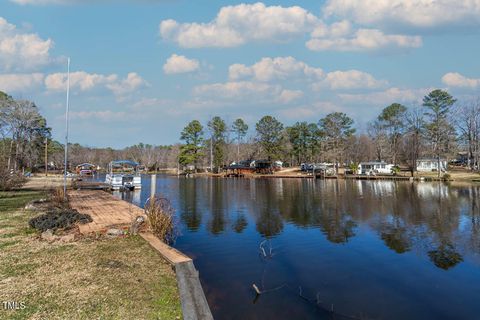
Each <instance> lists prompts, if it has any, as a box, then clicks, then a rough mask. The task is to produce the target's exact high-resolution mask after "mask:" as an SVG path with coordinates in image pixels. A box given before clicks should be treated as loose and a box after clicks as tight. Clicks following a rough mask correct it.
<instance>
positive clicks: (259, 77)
mask: <svg viewBox="0 0 480 320" xmlns="http://www.w3.org/2000/svg"><path fill="white" fill-rule="evenodd" d="M228 78H229V80H230V81H239V80H249V81H258V82H276V81H288V82H292V81H296V80H303V81H306V82H307V83H311V86H312V88H313V89H314V90H315V91H319V90H321V89H323V88H329V89H332V90H337V89H362V88H363V89H365V88H366V89H374V88H380V87H384V86H385V85H387V81H385V80H377V79H375V78H374V77H373V76H372V75H371V74H369V73H366V72H362V71H358V70H347V71H333V72H329V73H325V72H324V71H323V70H322V69H321V68H315V67H311V66H309V65H308V64H306V63H305V62H302V61H299V60H296V59H295V58H293V57H276V58H269V57H265V58H262V59H261V60H260V61H258V62H257V63H254V64H253V65H251V66H246V65H244V64H232V65H231V66H230V67H229V70H228Z"/></svg>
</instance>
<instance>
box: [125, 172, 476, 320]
mask: <svg viewBox="0 0 480 320" xmlns="http://www.w3.org/2000/svg"><path fill="white" fill-rule="evenodd" d="M143 181H145V183H146V185H145V186H144V187H143V189H142V191H141V195H140V197H141V198H140V200H139V199H138V196H137V195H135V194H134V195H133V198H132V199H131V200H132V201H133V202H135V203H137V204H139V205H142V204H143V203H145V200H146V199H147V197H148V196H149V190H150V186H149V185H148V183H149V179H148V178H145V179H143ZM157 191H158V192H159V193H161V194H162V196H164V197H167V198H169V199H170V200H171V201H172V203H173V205H174V206H175V209H176V212H177V215H178V217H179V220H180V221H181V227H182V235H181V236H180V237H179V238H178V239H177V242H176V243H175V246H176V247H177V248H178V249H180V250H182V251H184V252H185V253H187V254H189V255H190V256H192V257H193V258H194V260H195V266H196V267H197V268H198V269H199V272H200V280H201V281H202V285H203V287H204V290H205V293H206V296H207V299H208V302H209V305H210V307H211V309H212V312H213V314H214V317H215V318H216V319H317V318H320V319H331V318H332V316H333V313H332V314H329V313H328V312H325V310H323V309H322V308H318V306H315V305H316V304H317V305H318V303H313V304H312V303H306V300H305V299H304V298H302V297H301V296H300V295H299V288H300V287H301V290H302V295H303V297H308V299H309V300H310V301H321V302H322V304H321V305H323V306H326V307H328V308H327V309H328V310H330V308H331V307H332V306H333V307H334V310H335V317H334V318H335V319H338V318H339V316H337V315H338V314H347V315H355V316H358V317H359V318H361V319H440V318H449V319H475V318H476V317H478V314H480V305H479V304H478V299H479V297H480V287H479V286H478V280H479V279H480V268H479V266H480V259H479V258H480V212H479V210H480V208H479V201H480V200H479V196H480V187H479V186H476V185H448V184H443V183H427V182H425V183H411V182H395V181H365V180H363V181H345V180H338V181H337V180H316V181H315V180H312V179H212V178H196V179H186V178H177V177H159V178H158V179H157ZM130 196H132V195H130ZM125 197H126V195H125ZM265 239H268V240H269V241H268V243H271V244H272V247H273V248H274V251H273V252H274V253H275V257H274V258H273V259H271V260H269V262H268V266H266V265H265V263H262V261H261V259H259V255H258V254H259V244H260V243H262V242H263V241H264V240H265ZM253 283H257V284H258V285H261V288H264V289H269V288H276V287H279V286H280V287H281V289H279V290H276V291H274V292H271V293H270V294H267V295H262V297H261V299H258V300H257V301H256V303H255V304H253V303H252V301H253V299H254V298H255V292H254V291H253V289H252V284H253ZM284 284H285V286H283V285H284ZM372 301H373V302H372Z"/></svg>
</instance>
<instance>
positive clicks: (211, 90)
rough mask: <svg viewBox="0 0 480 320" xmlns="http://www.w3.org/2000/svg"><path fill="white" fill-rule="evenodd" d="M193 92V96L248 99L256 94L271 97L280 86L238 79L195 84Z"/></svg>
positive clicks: (278, 91)
mask: <svg viewBox="0 0 480 320" xmlns="http://www.w3.org/2000/svg"><path fill="white" fill-rule="evenodd" d="M193 93H194V95H195V96H203V97H210V98H217V99H218V98H220V99H235V100H237V99H238V100H249V99H250V98H252V97H258V96H264V97H272V96H274V95H275V94H278V93H280V87H278V86H272V85H270V84H266V83H256V82H250V81H238V82H226V83H213V84H204V85H200V86H196V87H195V88H194V89H193Z"/></svg>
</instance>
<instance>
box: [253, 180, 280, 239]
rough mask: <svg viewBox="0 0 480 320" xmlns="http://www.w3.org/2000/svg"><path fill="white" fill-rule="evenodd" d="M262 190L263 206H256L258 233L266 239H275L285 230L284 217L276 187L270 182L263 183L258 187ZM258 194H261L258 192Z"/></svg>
mask: <svg viewBox="0 0 480 320" xmlns="http://www.w3.org/2000/svg"><path fill="white" fill-rule="evenodd" d="M256 187H257V188H259V189H262V191H263V194H264V198H263V199H262V200H263V204H260V203H259V204H258V205H257V206H256V208H255V209H256V210H257V211H256V218H257V221H256V225H257V231H258V232H259V233H260V234H261V235H262V236H265V237H273V236H276V235H278V234H280V233H281V232H282V230H283V217H282V215H281V214H280V211H279V208H278V205H279V201H277V196H278V193H277V190H276V188H275V186H274V185H273V184H271V183H268V181H262V182H261V183H258V184H257V185H256ZM257 194H261V193H260V192H258V193H257Z"/></svg>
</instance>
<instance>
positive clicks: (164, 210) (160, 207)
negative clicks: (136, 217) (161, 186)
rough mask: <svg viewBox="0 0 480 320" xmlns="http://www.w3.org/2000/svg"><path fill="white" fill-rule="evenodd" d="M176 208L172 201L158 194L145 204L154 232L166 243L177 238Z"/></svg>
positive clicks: (148, 219) (149, 223)
mask: <svg viewBox="0 0 480 320" xmlns="http://www.w3.org/2000/svg"><path fill="white" fill-rule="evenodd" d="M174 213H175V211H174V209H173V207H172V205H171V204H170V201H168V199H165V198H159V197H156V196H153V197H151V198H150V199H149V200H148V202H147V203H146V204H145V214H146V215H147V221H148V225H149V227H150V230H151V231H152V233H153V234H154V235H155V236H157V237H158V238H159V239H160V240H162V241H163V242H165V243H169V242H171V241H173V240H174V239H175V220H174Z"/></svg>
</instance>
